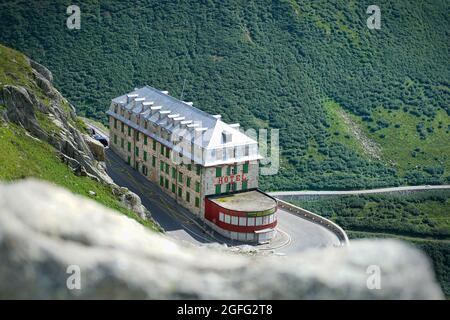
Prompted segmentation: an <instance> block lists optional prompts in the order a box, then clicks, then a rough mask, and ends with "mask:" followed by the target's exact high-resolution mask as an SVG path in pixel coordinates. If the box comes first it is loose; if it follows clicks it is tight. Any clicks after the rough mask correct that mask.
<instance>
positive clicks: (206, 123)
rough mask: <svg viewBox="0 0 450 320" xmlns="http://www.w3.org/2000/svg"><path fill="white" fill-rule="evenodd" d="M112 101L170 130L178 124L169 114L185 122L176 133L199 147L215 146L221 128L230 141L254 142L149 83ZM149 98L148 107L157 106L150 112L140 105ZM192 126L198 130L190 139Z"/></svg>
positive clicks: (217, 144) (235, 142)
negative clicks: (196, 136)
mask: <svg viewBox="0 0 450 320" xmlns="http://www.w3.org/2000/svg"><path fill="white" fill-rule="evenodd" d="M130 95H132V96H133V97H132V98H131V99H127V96H130ZM143 98H145V99H143ZM133 99H138V101H133ZM112 101H113V103H118V104H120V105H122V106H123V107H125V108H126V109H127V110H130V111H132V112H134V113H141V117H144V118H145V119H147V120H148V121H150V122H153V123H155V124H157V125H158V126H159V127H162V128H164V129H166V130H167V131H169V132H170V133H172V132H173V131H174V129H175V128H177V130H180V127H179V126H178V125H174V122H173V121H172V119H173V118H175V119H177V120H178V121H181V123H184V124H187V126H186V128H185V129H182V130H181V131H177V134H180V133H181V134H180V135H182V136H184V137H185V138H187V139H188V140H191V141H192V142H194V143H195V144H196V145H200V146H201V147H203V148H206V147H210V148H211V147H212V148H214V147H218V146H219V145H220V144H221V142H220V139H219V137H220V135H221V133H222V132H224V131H225V132H230V133H232V136H233V141H231V142H230V145H232V144H234V145H239V144H241V145H242V144H248V143H256V141H254V140H252V139H251V138H249V137H247V136H246V135H244V134H243V133H241V132H239V130H236V129H235V128H233V127H230V125H228V124H226V123H224V122H223V121H221V119H220V117H218V118H217V117H215V116H213V115H210V114H209V113H207V112H204V111H202V110H200V109H198V108H196V107H194V106H192V105H190V104H188V103H187V102H184V101H181V100H178V99H177V98H174V97H172V96H170V95H168V94H166V93H164V92H163V91H160V90H158V89H155V88H153V87H150V86H145V87H142V88H139V89H135V90H134V91H132V92H130V93H128V94H124V95H122V96H119V97H117V98H114V99H113V100H112ZM127 101H129V102H127ZM149 102H152V103H153V104H152V105H151V107H159V109H158V110H156V112H151V111H150V109H149V107H150V106H147V107H148V108H147V110H146V111H145V112H142V111H143V108H144V107H143V103H146V104H148V103H149ZM160 114H161V115H163V116H162V117H161V119H159V117H160ZM175 116H176V117H175ZM182 118H184V119H182ZM189 121H191V122H189ZM188 123H189V124H188ZM189 129H190V130H189ZM196 129H197V131H198V132H201V133H202V138H201V139H194V134H193V131H195V130H196ZM183 130H184V131H183Z"/></svg>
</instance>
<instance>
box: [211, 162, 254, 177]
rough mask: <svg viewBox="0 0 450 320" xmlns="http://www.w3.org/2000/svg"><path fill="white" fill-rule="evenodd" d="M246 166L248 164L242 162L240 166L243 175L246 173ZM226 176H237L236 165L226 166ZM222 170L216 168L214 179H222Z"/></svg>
mask: <svg viewBox="0 0 450 320" xmlns="http://www.w3.org/2000/svg"><path fill="white" fill-rule="evenodd" d="M248 164H249V162H248V161H246V162H244V164H243V166H242V171H243V173H248ZM226 168H227V169H226V170H227V176H230V175H232V174H237V173H238V168H237V165H234V166H227V167H226ZM222 169H223V167H216V178H219V177H222Z"/></svg>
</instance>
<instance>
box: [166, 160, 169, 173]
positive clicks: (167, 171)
mask: <svg viewBox="0 0 450 320" xmlns="http://www.w3.org/2000/svg"><path fill="white" fill-rule="evenodd" d="M169 170H170V166H169V165H168V164H167V163H166V173H167V174H169Z"/></svg>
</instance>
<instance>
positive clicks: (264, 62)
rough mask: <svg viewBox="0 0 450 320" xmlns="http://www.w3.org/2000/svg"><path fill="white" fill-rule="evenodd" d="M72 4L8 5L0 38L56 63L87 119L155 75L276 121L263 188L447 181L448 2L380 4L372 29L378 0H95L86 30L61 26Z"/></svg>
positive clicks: (236, 110)
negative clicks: (352, 128)
mask: <svg viewBox="0 0 450 320" xmlns="http://www.w3.org/2000/svg"><path fill="white" fill-rule="evenodd" d="M69 4H71V3H69V2H68V1H67V0H59V1H49V0H44V1H39V2H35V1H33V2H31V3H30V2H27V1H15V2H11V3H3V4H1V5H0V27H1V30H2V32H1V34H0V41H1V42H4V43H5V44H7V45H9V46H12V47H14V48H18V49H20V50H21V51H23V52H25V53H26V54H28V55H29V56H31V57H32V58H34V59H35V60H37V61H39V62H41V63H43V64H44V65H46V66H48V67H49V69H50V70H52V71H53V73H54V75H55V79H56V80H55V81H56V85H57V86H58V87H59V88H60V90H61V91H62V93H63V94H64V95H65V96H66V97H68V98H69V100H70V101H71V103H73V104H74V105H75V106H76V107H77V109H78V111H79V112H80V113H81V114H82V115H84V116H86V117H88V118H95V119H97V120H100V121H102V122H103V123H105V124H106V118H105V110H106V109H107V108H108V106H109V104H110V99H111V98H112V97H115V96H117V95H120V94H123V93H124V92H127V91H129V90H131V89H133V88H134V87H137V86H142V85H145V84H150V85H152V86H154V87H157V88H161V89H168V90H170V93H171V94H172V95H174V96H176V97H180V96H181V95H183V100H191V101H194V103H195V104H196V105H198V106H200V107H201V108H202V109H204V110H205V111H208V112H211V113H214V114H216V113H221V114H222V115H223V118H224V120H225V121H229V122H237V121H239V122H240V123H241V124H242V125H243V127H245V128H249V127H257V128H259V127H267V126H270V127H272V128H279V129H280V140H281V141H280V143H281V146H282V155H281V170H280V172H279V174H278V175H276V176H265V177H262V179H261V180H262V181H261V185H262V187H263V188H265V189H272V190H274V189H305V188H308V189H311V188H314V189H343V188H370V187H376V186H386V185H390V186H392V185H400V184H423V183H448V182H449V180H450V178H449V159H448V156H449V150H450V139H449V138H450V132H449V130H450V129H449V123H450V118H449V114H450V103H449V102H450V85H449V82H448V79H450V77H449V75H450V73H449V68H448V62H447V61H449V60H450V56H449V52H450V51H449V50H448V49H449V47H448V33H447V25H448V23H447V17H446V12H448V11H449V9H450V7H449V6H450V3H449V2H448V1H445V0H427V1H419V0H415V1H407V0H400V1H387V0H382V1H379V2H377V4H378V5H379V6H380V8H381V12H382V28H381V30H369V29H368V28H367V27H366V19H367V17H368V15H367V14H366V8H367V6H368V5H370V4H372V3H371V2H369V1H362V2H360V1H358V2H356V1H344V0H338V1H333V2H330V1H325V0H322V1H306V0H276V1H271V0H263V1H244V2H243V1H238V0H231V1H226V2H225V3H222V2H219V1H211V0H205V1H203V0H201V1H200V0H199V1H186V0H180V1H176V2H169V3H168V2H160V1H150V0H139V1H119V0H105V1H101V2H99V1H93V0H87V1H83V3H82V4H80V8H81V29H80V30H69V29H68V28H67V27H66V21H65V19H66V18H67V15H66V14H65V12H66V8H67V6H68V5H69ZM30 30H33V31H30ZM183 87H184V91H183ZM330 106H331V107H330ZM336 110H341V111H342V113H341V112H339V114H341V115H342V114H344V115H347V116H348V118H349V119H352V121H353V122H354V123H355V124H357V125H358V126H359V127H360V129H361V132H364V133H365V136H366V137H367V139H369V140H370V141H374V142H375V143H376V144H377V145H378V146H379V147H380V149H381V151H380V155H381V156H380V158H379V159H378V158H376V157H375V158H374V157H373V156H370V154H368V153H367V152H366V151H365V148H364V146H363V145H361V142H360V140H358V139H357V138H355V137H354V136H353V135H352V134H351V132H349V130H348V128H347V124H346V123H345V122H342V119H340V118H338V117H336ZM338 116H339V115H338ZM405 140H407V141H408V143H406V144H405V143H404V142H405ZM416 149H417V150H418V151H417V150H416Z"/></svg>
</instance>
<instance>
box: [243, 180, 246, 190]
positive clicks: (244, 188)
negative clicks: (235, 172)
mask: <svg viewBox="0 0 450 320" xmlns="http://www.w3.org/2000/svg"><path fill="white" fill-rule="evenodd" d="M242 190H247V180H244V181H242Z"/></svg>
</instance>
